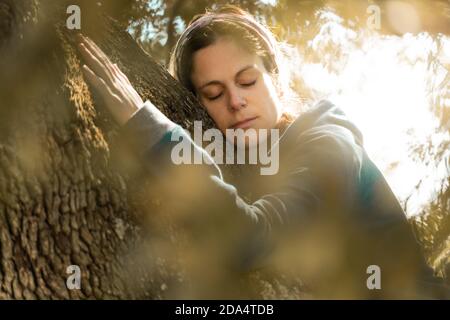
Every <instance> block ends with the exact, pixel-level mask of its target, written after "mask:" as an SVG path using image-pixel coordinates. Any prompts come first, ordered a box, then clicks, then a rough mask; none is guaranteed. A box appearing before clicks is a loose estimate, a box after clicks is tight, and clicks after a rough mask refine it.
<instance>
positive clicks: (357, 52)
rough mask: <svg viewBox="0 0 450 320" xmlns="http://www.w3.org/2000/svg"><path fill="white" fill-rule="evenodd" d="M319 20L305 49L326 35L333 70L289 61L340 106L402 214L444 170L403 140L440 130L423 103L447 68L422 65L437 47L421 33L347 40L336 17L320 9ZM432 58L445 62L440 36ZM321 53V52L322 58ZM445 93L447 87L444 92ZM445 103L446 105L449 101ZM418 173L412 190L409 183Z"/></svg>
mask: <svg viewBox="0 0 450 320" xmlns="http://www.w3.org/2000/svg"><path fill="white" fill-rule="evenodd" d="M323 19H324V20H325V21H326V22H325V23H324V25H323V26H322V27H321V31H320V33H319V34H318V35H317V36H316V37H315V38H314V39H313V40H312V41H310V42H309V44H308V47H309V49H310V50H316V51H317V50H319V51H320V47H321V46H324V45H325V44H327V43H329V42H332V43H333V44H334V45H335V46H337V47H339V48H340V50H342V52H341V54H340V56H341V57H340V58H339V59H338V60H337V64H338V65H339V72H338V73H335V72H329V71H328V70H327V68H326V67H325V66H324V64H322V63H304V64H302V63H297V66H298V70H299V71H298V72H299V74H300V76H301V77H302V78H303V81H304V82H305V84H306V85H307V86H308V87H311V88H312V89H313V90H314V91H316V95H317V97H323V98H327V99H329V100H331V101H332V102H333V103H335V104H337V105H338V106H339V107H341V108H342V109H343V110H344V111H345V112H346V114H347V115H348V116H349V118H350V119H351V120H352V121H353V122H355V123H356V125H357V126H358V127H359V129H360V130H361V131H362V133H363V135H364V141H365V147H366V150H367V152H368V154H369V156H370V157H371V158H372V159H373V160H374V161H375V163H376V164H377V166H378V167H379V168H380V169H381V170H382V172H383V174H384V175H385V177H386V178H387V180H388V182H389V184H390V186H391V188H392V189H393V190H394V193H395V194H396V195H397V197H398V198H399V199H400V200H401V201H404V200H405V199H406V198H407V197H408V196H409V195H411V194H412V193H413V196H412V197H411V198H410V200H409V201H408V206H407V213H408V215H410V216H411V215H414V214H417V213H418V211H419V209H420V207H421V206H422V205H423V204H425V203H426V202H427V201H428V200H429V199H430V197H432V196H433V193H434V192H433V191H435V189H437V187H439V184H438V183H439V181H440V179H442V178H443V177H445V176H446V174H448V173H447V172H446V170H445V166H444V165H443V164H440V165H439V166H437V167H434V166H427V165H425V164H424V163H422V162H418V161H414V160H413V157H412V156H411V151H410V150H411V146H414V145H417V144H418V143H425V142H426V141H427V138H429V137H431V141H432V142H433V144H435V145H437V144H438V143H439V142H440V141H442V139H443V138H445V137H446V139H449V134H448V132H447V133H445V134H442V133H435V129H436V128H437V125H438V121H437V119H436V118H435V116H434V115H433V113H432V112H431V111H430V99H429V94H430V87H429V84H430V83H441V82H442V81H443V80H444V78H445V75H446V74H447V72H448V71H447V70H446V69H445V68H444V66H442V68H440V69H438V72H437V73H432V72H430V70H429V69H428V66H427V64H428V59H427V58H428V55H430V54H434V55H435V54H437V51H436V44H435V43H434V41H433V39H432V38H431V37H430V36H429V35H428V34H425V33H422V34H419V35H412V34H405V35H403V36H402V37H398V36H380V35H378V34H376V33H371V34H368V35H366V36H364V37H362V38H360V39H362V45H361V46H360V45H358V46H355V45H354V44H353V43H354V40H355V39H356V37H357V34H356V33H355V32H354V31H352V30H350V29H347V28H345V27H343V26H342V25H341V19H340V18H339V17H337V16H335V15H334V14H331V13H323ZM440 55H441V57H440V61H442V62H443V63H444V64H445V63H446V64H447V68H448V67H449V66H450V40H449V38H448V37H447V38H446V39H445V41H444V50H443V51H442V52H440ZM326 59H327V57H324V60H326ZM448 97H450V95H448ZM446 104H447V106H448V107H450V101H449V100H448V99H447V101H446ZM421 179H423V182H422V184H421V187H420V189H419V191H418V192H415V193H414V192H413V191H414V187H415V186H416V185H417V184H418V183H419V181H420V180H421Z"/></svg>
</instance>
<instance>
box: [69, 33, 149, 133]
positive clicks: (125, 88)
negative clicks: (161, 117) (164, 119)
mask: <svg viewBox="0 0 450 320" xmlns="http://www.w3.org/2000/svg"><path fill="white" fill-rule="evenodd" d="M78 47H79V50H80V53H81V55H82V56H83V58H84V61H85V63H86V64H84V65H83V67H82V70H83V74H84V75H85V77H86V79H87V82H88V83H89V84H90V85H92V86H93V87H94V88H95V89H96V90H97V91H98V92H99V94H100V96H101V97H102V98H103V99H104V101H105V103H106V105H107V108H108V109H109V110H110V112H111V114H112V116H113V117H114V119H115V120H116V121H117V122H118V123H119V125H123V124H125V123H126V122H127V121H128V120H129V119H130V118H131V117H132V116H133V114H134V113H135V112H136V111H138V110H139V109H140V108H141V107H142V105H143V101H142V99H141V97H140V96H139V94H138V93H137V92H136V90H135V89H134V88H133V86H132V85H131V83H130V81H129V80H128V78H127V76H126V75H125V74H124V73H123V72H122V71H121V70H120V69H119V68H118V67H117V65H116V64H113V63H112V62H111V60H109V58H108V57H107V56H106V54H105V53H104V52H103V51H102V50H101V49H100V48H99V47H98V46H97V45H96V44H95V43H94V42H93V41H92V40H91V39H89V38H88V37H84V36H82V35H79V36H78Z"/></svg>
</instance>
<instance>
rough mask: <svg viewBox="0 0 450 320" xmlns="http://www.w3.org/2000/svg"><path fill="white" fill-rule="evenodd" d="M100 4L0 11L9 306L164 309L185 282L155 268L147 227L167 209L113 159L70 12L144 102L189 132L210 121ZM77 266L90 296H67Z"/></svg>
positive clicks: (131, 166) (2, 286)
mask: <svg viewBox="0 0 450 320" xmlns="http://www.w3.org/2000/svg"><path fill="white" fill-rule="evenodd" d="M94 3H95V2H94V1H70V3H65V2H64V1H58V2H55V1H46V0H42V1H39V0H22V1H9V0H2V1H0V55H1V58H0V60H1V62H0V298H8V299H11V298H19V299H21V298H25V299H35V298H41V299H46V298H58V299H59V298H139V297H147V298H163V297H164V296H165V293H164V292H165V291H167V287H168V284H167V282H166V281H168V280H167V279H176V278H177V277H179V274H178V273H176V272H175V271H173V272H172V271H170V270H168V268H166V266H165V265H164V259H157V258H156V257H155V256H152V257H151V258H152V259H148V260H146V253H147V251H146V250H145V244H144V243H145V241H144V240H143V239H144V238H145V237H146V236H145V234H146V232H143V231H142V219H141V217H142V216H145V211H152V210H155V211H156V210H158V209H157V207H158V201H157V198H156V197H152V196H151V194H150V193H149V192H146V193H140V194H141V195H140V196H139V193H136V192H135V191H136V190H142V189H143V187H144V185H143V184H148V181H143V180H145V179H141V180H139V179H137V176H138V175H139V174H138V172H139V169H137V168H139V165H138V164H137V162H133V161H135V159H133V157H132V156H123V152H117V154H120V155H121V156H120V157H117V159H116V160H114V152H113V150H112V149H111V146H112V145H114V138H115V133H116V132H117V127H116V126H115V125H114V123H113V122H112V121H111V119H110V118H109V115H108V114H107V113H106V112H105V109H104V108H103V107H102V105H101V104H100V103H97V101H98V100H97V99H94V98H93V95H92V93H91V91H90V90H89V88H88V86H87V85H86V83H85V81H84V80H83V77H82V74H81V72H80V60H79V58H78V56H77V52H76V50H75V49H74V45H73V36H74V32H75V31H70V30H67V29H66V27H65V23H66V18H67V17H68V14H67V13H66V8H67V6H68V5H69V4H78V5H79V6H80V7H81V13H82V31H83V33H85V34H87V35H88V36H90V37H92V38H93V39H94V40H95V41H96V42H97V43H99V45H100V46H101V48H102V49H104V50H105V52H106V53H107V54H108V55H109V56H110V57H111V59H112V60H113V61H114V62H116V63H118V65H119V67H120V68H121V69H122V70H123V71H124V72H125V73H126V74H127V75H128V76H129V79H130V81H131V82H132V84H133V85H134V86H135V88H136V89H137V91H138V92H139V94H140V95H141V96H142V97H143V99H151V100H152V101H153V102H154V103H155V105H157V106H158V107H159V108H160V109H161V110H162V111H163V112H164V113H166V114H168V115H169V116H170V118H172V119H173V120H174V121H176V122H178V123H179V124H181V125H182V126H184V127H186V128H189V127H191V124H192V121H193V120H194V119H202V120H203V121H205V122H206V123H209V124H211V122H210V120H209V118H208V117H207V116H206V114H205V113H204V112H203V110H202V109H201V108H199V107H198V105H197V102H196V100H195V98H194V97H193V96H191V95H190V94H189V93H188V92H187V91H185V90H184V89H183V88H181V87H180V86H179V85H178V84H177V83H176V81H175V80H174V79H173V78H172V77H171V76H170V75H169V74H168V73H167V72H166V70H165V69H164V68H163V67H162V66H160V65H158V64H157V63H155V62H154V61H153V60H152V58H151V57H149V56H148V55H147V54H146V53H145V52H144V51H143V50H142V49H141V48H140V47H139V46H138V45H137V44H136V43H135V42H134V41H133V39H132V38H131V37H130V36H129V35H128V34H127V33H126V32H125V31H124V30H122V29H121V28H120V27H119V26H118V25H117V24H116V23H115V22H114V20H113V19H111V18H109V17H108V16H107V15H104V14H103V13H101V12H100V11H102V10H103V9H102V8H98V7H96V6H95V4H94ZM117 163H120V165H116V164H117ZM135 164H137V165H135ZM148 190H151V188H150V189H148ZM149 195H150V196H149ZM149 252H150V251H149ZM136 258H139V259H140V260H142V261H144V260H145V262H144V263H143V264H139V262H138V260H139V259H136ZM149 261H151V263H152V266H150V265H149V264H146V263H148V262H149ZM70 265H78V266H79V267H80V270H81V289H80V290H69V289H68V288H67V286H66V280H67V277H68V276H69V274H67V273H66V271H67V267H68V266H70ZM155 270H157V272H154V271H155ZM169 281H170V280H169ZM169 286H170V285H169ZM169 289H170V288H169Z"/></svg>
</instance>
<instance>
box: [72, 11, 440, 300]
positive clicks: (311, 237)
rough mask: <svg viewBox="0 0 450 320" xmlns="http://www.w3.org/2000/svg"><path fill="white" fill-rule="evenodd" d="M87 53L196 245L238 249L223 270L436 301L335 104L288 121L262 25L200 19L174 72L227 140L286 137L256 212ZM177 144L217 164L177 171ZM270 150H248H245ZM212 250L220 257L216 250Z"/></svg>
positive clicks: (277, 59) (228, 14)
mask: <svg viewBox="0 0 450 320" xmlns="http://www.w3.org/2000/svg"><path fill="white" fill-rule="evenodd" d="M80 51H81V53H82V55H83V57H84V59H85V61H86V63H87V65H84V66H83V71H84V74H85V77H86V78H87V80H88V82H89V83H90V84H91V85H93V86H94V87H95V88H96V89H97V90H98V91H99V93H100V94H101V96H102V97H103V98H104V100H105V102H106V105H107V106H108V107H109V109H110V111H111V113H112V114H113V116H114V118H115V119H116V120H117V122H118V123H119V124H120V125H122V126H123V134H124V135H126V136H128V137H131V139H132V141H133V146H134V147H135V150H136V152H137V153H139V154H140V155H141V156H142V157H143V158H144V159H145V161H146V163H147V164H148V166H147V167H148V168H147V169H148V170H149V171H150V172H151V173H152V174H153V175H154V176H157V177H159V178H160V179H158V181H159V182H158V183H159V184H160V185H161V187H162V188H164V190H165V191H166V192H167V194H168V195H169V196H170V199H171V200H172V202H173V206H174V208H176V210H177V211H178V212H182V214H183V215H185V216H186V217H187V218H186V219H187V220H188V221H189V228H190V232H191V233H192V234H193V235H194V238H195V237H199V239H201V241H203V242H206V243H208V244H210V243H213V242H214V241H216V240H217V239H218V238H222V239H227V241H228V242H229V243H232V244H233V245H232V246H231V247H232V248H230V249H229V251H230V252H225V251H227V250H226V249H225V247H224V249H223V250H222V251H223V252H221V253H220V254H219V255H218V256H220V257H221V259H219V260H220V263H217V265H216V267H217V266H218V265H219V264H222V265H226V266H227V267H226V268H227V269H228V270H238V272H242V271H248V270H254V269H257V268H260V267H264V266H267V265H269V264H270V263H273V264H275V265H276V264H277V263H278V262H279V261H284V262H285V263H284V266H285V267H286V265H287V266H288V267H287V268H284V269H283V270H284V271H287V270H288V272H294V273H296V274H298V275H300V276H301V277H303V278H304V279H306V282H307V283H309V284H310V286H311V287H312V290H313V291H314V292H315V293H316V294H318V296H324V297H362V298H365V297H383V298H398V297H434V292H435V290H434V289H435V288H437V286H434V285H433V283H434V282H435V279H434V278H433V276H432V271H431V269H430V268H428V267H427V265H426V263H425V261H424V259H423V257H422V255H421V252H420V248H419V246H418V244H417V242H416V240H415V238H414V235H413V233H412V231H411V229H410V227H409V225H408V222H407V220H406V218H405V215H404V213H403V211H402V209H401V207H400V205H399V203H398V201H397V200H396V198H395V196H394V195H393V193H392V192H391V189H390V188H389V186H388V184H387V183H386V181H385V179H384V178H383V176H382V174H381V173H380V171H379V170H378V169H377V168H376V166H375V165H374V164H373V163H372V161H371V160H370V159H369V158H368V156H367V154H366V152H365V150H364V148H363V144H362V136H361V133H360V132H359V130H358V129H357V128H356V127H355V126H354V125H353V124H352V123H351V122H350V121H349V120H348V119H347V118H346V116H345V115H344V113H343V112H342V111H341V110H340V109H338V108H337V107H335V106H334V105H332V104H331V103H329V102H327V101H321V102H319V103H318V104H317V105H316V106H315V107H314V108H313V109H311V110H310V111H308V112H304V113H303V114H301V115H300V116H299V117H297V118H296V119H294V118H293V117H292V116H291V115H290V114H289V113H286V112H283V109H284V107H285V101H284V97H285V96H286V92H287V91H286V86H285V85H284V84H283V82H282V80H283V79H284V75H283V65H282V63H281V61H282V60H281V56H280V53H279V49H278V47H277V43H276V41H275V39H274V37H273V35H272V34H271V33H270V31H269V30H268V29H267V28H265V27H264V26H263V25H261V24H259V23H257V22H256V21H255V20H254V18H253V17H252V16H250V15H249V14H247V13H245V12H244V11H242V10H240V9H237V8H230V7H228V8H225V9H222V10H220V11H218V12H208V13H206V14H204V15H201V16H198V17H196V18H195V19H194V20H193V21H192V22H191V23H190V25H189V26H188V27H187V29H186V30H185V31H184V33H183V34H182V35H181V37H180V39H179V41H178V43H177V45H176V47H175V49H174V51H173V54H172V57H171V63H170V68H171V72H172V75H173V76H174V77H175V78H176V79H177V80H179V81H180V82H181V84H183V86H185V87H186V88H187V89H188V90H190V91H191V92H192V93H193V94H195V95H196V96H197V97H198V99H199V101H200V102H201V104H202V106H203V107H204V108H205V109H206V111H207V112H208V114H209V115H210V116H211V118H212V119H213V120H214V122H215V124H216V126H217V128H218V129H220V131H221V132H222V133H223V134H224V135H225V133H226V131H227V130H229V129H238V128H241V129H243V130H244V131H248V130H256V131H261V129H279V130H280V131H281V134H280V136H281V138H280V139H279V141H278V143H277V144H276V145H275V147H277V148H278V151H279V171H278V172H277V174H276V175H271V176H261V175H255V176H253V178H252V179H250V178H248V177H247V178H248V181H252V183H251V184H247V188H250V191H251V200H248V199H247V200H244V199H243V197H242V196H240V192H241V190H244V189H245V187H244V186H234V185H232V184H229V183H227V182H225V181H224V179H223V177H222V174H221V171H220V170H219V168H218V166H217V165H216V164H215V163H214V162H213V161H212V159H211V157H209V156H208V154H207V153H206V151H205V150H203V149H202V148H201V147H200V146H195V145H194V143H193V142H192V140H191V139H190V137H188V136H187V135H186V133H185V132H183V130H181V128H180V127H179V126H177V125H176V124H175V123H173V122H172V121H171V120H170V119H168V118H167V117H166V116H164V115H163V114H162V113H161V112H160V111H159V110H158V109H157V108H156V107H155V106H154V105H153V104H152V103H151V102H150V101H146V102H145V103H144V102H143V101H142V99H141V97H140V96H139V95H138V94H137V92H136V91H135V90H134V89H133V87H132V85H131V84H130V82H129V81H128V79H127V77H126V76H125V75H124V74H123V73H122V72H121V71H120V70H119V69H118V67H117V66H116V65H114V64H112V63H111V62H110V61H109V59H108V58H107V57H106V55H105V54H104V53H103V52H102V51H101V50H100V49H99V48H98V47H97V46H96V45H95V44H94V43H93V42H92V41H91V40H89V39H87V38H84V37H81V38H80ZM174 135H177V136H178V137H180V136H181V137H182V138H183V139H185V141H188V142H189V143H190V144H191V145H193V146H194V149H193V150H194V153H197V154H198V153H200V154H201V155H202V156H204V157H208V158H209V159H210V160H211V161H210V162H209V164H208V163H202V164H193V165H176V164H174V163H173V161H172V160H171V152H172V150H173V148H174V147H175V146H176V144H177V143H178V139H175V141H173V140H174V139H172V137H173V136H174ZM267 139H268V137H266V139H257V141H254V142H252V141H250V140H248V139H246V140H245V143H246V144H245V146H246V148H247V149H249V148H252V147H255V146H258V145H261V143H265V142H266V140H267ZM230 142H231V143H235V141H234V140H233V141H230ZM273 150H274V149H273ZM154 163H158V166H157V167H156V166H154V165H151V164H154ZM155 168H157V169H155ZM241 178H242V177H241ZM255 179H256V180H255ZM173 181H176V182H175V183H174V182H173ZM192 181H195V182H196V186H195V187H192V186H190V183H191V182H192ZM255 181H256V182H255ZM236 183H237V182H236ZM236 187H238V188H239V190H240V191H239V193H238V190H237V188H236ZM243 192H244V191H243ZM187 203H188V204H189V205H188V206H186V204H187ZM206 220H207V221H208V222H207V223H206V222H205V221H206ZM203 223H204V224H205V226H203V225H202V224H203ZM208 228H212V229H213V231H211V230H212V229H209V230H208ZM214 228H215V229H214ZM210 232H212V234H213V235H212V236H211V234H210ZM205 234H210V236H209V237H208V236H206V235H205ZM214 248H215V249H217V248H221V247H220V246H216V247H214ZM227 248H229V247H227ZM287 248H288V249H287ZM204 249H205V250H207V252H208V254H212V255H213V254H214V253H213V250H214V249H212V247H208V248H206V247H205V248H204ZM311 252H312V255H311V254H309V255H308V253H311ZM286 256H288V257H289V259H288V260H283V259H285V257H286ZM216 257H217V255H216ZM211 260H212V259H211ZM313 260H314V261H316V263H315V262H312V261H313ZM286 261H287V262H286ZM281 268H283V267H281ZM376 273H377V274H376Z"/></svg>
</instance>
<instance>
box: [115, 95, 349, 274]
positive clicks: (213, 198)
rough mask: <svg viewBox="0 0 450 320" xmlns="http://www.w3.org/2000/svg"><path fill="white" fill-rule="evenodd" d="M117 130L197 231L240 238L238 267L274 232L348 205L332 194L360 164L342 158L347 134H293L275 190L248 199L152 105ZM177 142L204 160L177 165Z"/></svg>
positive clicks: (271, 240)
mask: <svg viewBox="0 0 450 320" xmlns="http://www.w3.org/2000/svg"><path fill="white" fill-rule="evenodd" d="M122 130H123V135H125V136H126V137H127V141H128V143H130V144H132V148H133V149H134V150H135V152H137V153H138V154H139V156H140V157H141V158H142V159H143V162H144V166H145V168H146V170H147V171H148V172H149V173H150V174H151V175H152V176H153V177H156V180H157V183H158V185H159V186H160V187H161V188H162V189H163V190H164V193H165V194H167V195H168V196H169V197H170V203H171V206H172V207H173V208H174V211H175V212H177V214H178V215H179V216H182V217H185V224H186V225H188V226H189V228H190V229H191V232H192V233H193V234H194V236H195V237H199V238H200V239H203V238H204V237H203V236H204V234H206V233H207V232H206V231H205V228H212V230H213V231H211V232H213V233H214V235H215V236H217V237H219V236H220V237H225V238H226V239H228V240H229V241H231V242H233V241H235V243H236V242H237V243H241V245H238V247H239V248H240V249H239V250H238V251H240V252H237V253H236V255H237V256H238V258H236V261H238V262H237V263H238V265H239V266H237V268H239V269H249V268H253V267H255V265H258V263H259V262H258V261H260V260H261V259H263V257H265V256H266V254H267V253H269V252H270V251H271V250H272V248H273V247H274V245H275V243H276V240H275V239H277V235H280V234H284V233H285V232H286V230H288V229H297V228H298V227H306V226H307V225H308V224H309V223H310V222H311V221H313V220H315V219H316V218H317V214H319V213H320V212H322V213H323V212H325V209H326V208H325V207H326V205H325V204H330V201H333V202H339V203H340V204H346V205H347V203H346V199H348V196H347V195H345V196H342V197H341V196H336V194H338V193H344V192H345V191H349V190H350V189H351V188H350V187H349V186H348V185H347V181H349V180H350V178H351V177H355V176H356V174H355V173H356V172H357V170H358V169H357V166H358V164H357V161H358V159H357V158H353V159H351V161H349V159H348V158H347V157H346V155H348V154H350V148H351V147H352V146H350V145H349V144H348V143H346V142H343V141H345V139H341V138H340V137H339V136H338V135H331V134H328V133H327V132H326V130H325V131H324V130H322V131H318V132H310V134H309V135H307V136H305V137H301V138H300V139H299V141H298V145H302V146H303V147H302V148H301V150H294V151H292V152H291V154H290V155H289V159H290V161H289V162H290V164H289V165H288V166H289V169H288V170H287V171H288V172H287V174H286V176H285V178H284V179H283V180H282V183H280V184H279V186H278V187H277V189H276V190H275V192H273V193H271V194H266V195H264V196H262V197H261V198H260V199H258V200H256V201H255V202H253V203H247V202H245V201H244V200H243V199H242V198H241V197H240V196H239V194H238V192H237V190H236V188H235V187H234V186H233V185H230V184H228V183H226V182H225V181H224V180H223V178H222V174H221V171H220V169H219V168H218V166H217V165H216V164H215V163H214V161H213V160H212V158H211V157H210V156H209V154H208V153H207V152H206V151H205V150H203V149H202V148H200V147H199V146H197V145H196V144H195V143H194V142H193V141H192V139H191V138H190V136H189V135H188V134H187V133H186V132H185V131H184V130H183V129H182V128H181V127H180V126H178V125H176V124H174V123H172V122H171V121H170V120H168V119H167V118H166V117H165V116H164V115H162V113H161V112H160V111H159V110H157V109H156V107H154V106H153V105H152V104H151V103H148V102H147V103H146V104H145V105H144V107H143V108H141V109H140V110H139V111H138V112H137V113H136V114H135V115H134V116H133V117H132V118H131V119H130V120H129V122H127V123H126V124H125V126H124V127H123V128H122ZM178 143H185V144H187V145H188V146H189V147H191V148H192V150H193V153H200V154H201V156H202V157H204V159H209V161H203V162H202V164H192V165H186V164H183V165H177V164H175V163H174V161H172V159H171V152H172V150H173V148H174V147H175V145H177V144H178ZM281 156H283V155H280V157H281ZM323 179H325V180H323ZM321 181H327V182H330V183H327V184H323V183H322V182H321ZM341 191H342V192H341ZM344 198H345V199H344ZM206 226H207V227H206ZM208 241H209V240H208ZM242 243H244V245H242Z"/></svg>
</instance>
